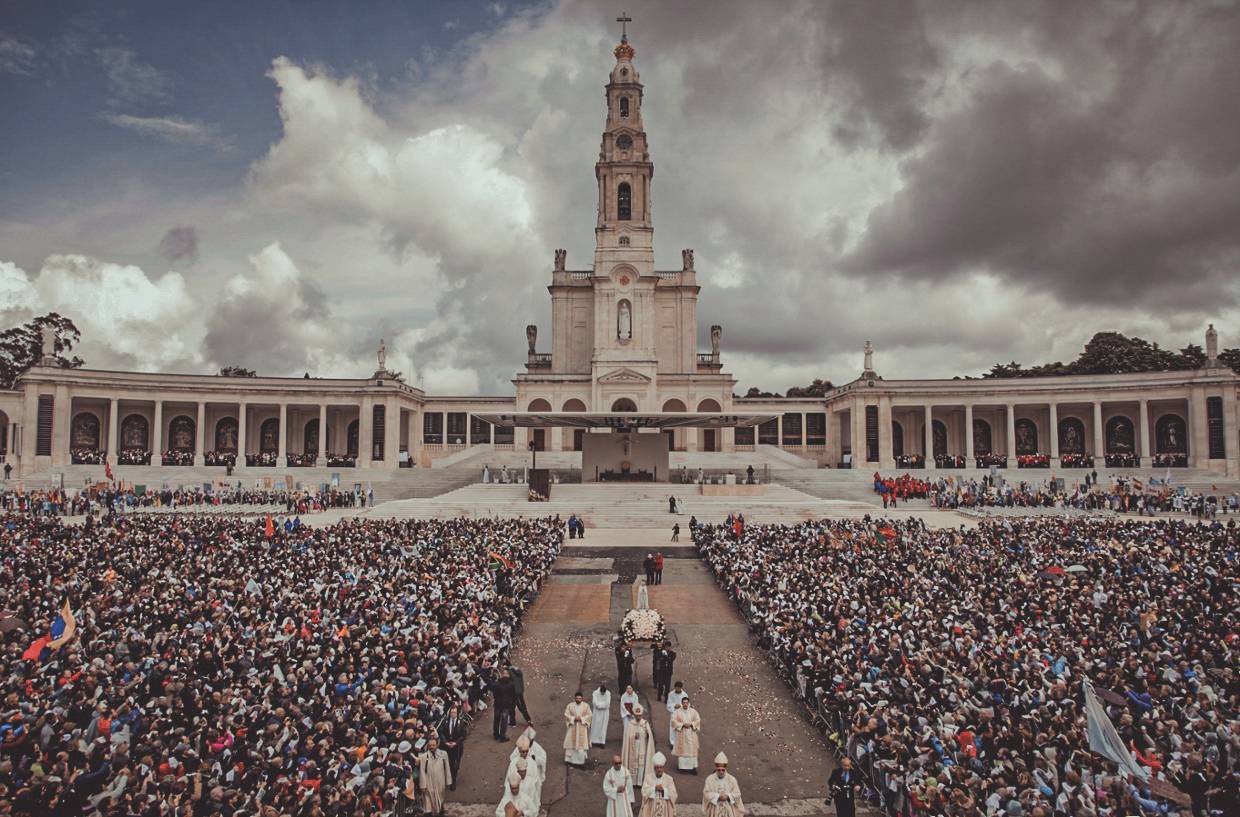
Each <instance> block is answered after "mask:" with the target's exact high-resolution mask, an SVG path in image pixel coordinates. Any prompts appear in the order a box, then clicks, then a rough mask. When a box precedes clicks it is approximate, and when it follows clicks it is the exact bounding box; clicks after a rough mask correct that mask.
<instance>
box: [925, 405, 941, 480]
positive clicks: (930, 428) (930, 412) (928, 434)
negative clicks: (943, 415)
mask: <svg viewBox="0 0 1240 817" xmlns="http://www.w3.org/2000/svg"><path fill="white" fill-rule="evenodd" d="M922 431H923V434H922V437H923V438H924V439H925V443H924V447H925V450H926V467H927V468H937V467H938V465H937V464H936V463H935V462H934V406H932V405H930V404H929V403H926V427H925V428H924V429H922Z"/></svg>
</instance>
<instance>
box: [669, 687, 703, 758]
mask: <svg viewBox="0 0 1240 817" xmlns="http://www.w3.org/2000/svg"><path fill="white" fill-rule="evenodd" d="M672 732H674V733H675V735H676V741H675V743H673V744H672V754H673V755H674V756H675V757H676V768H677V769H679V770H680V771H682V772H693V773H694V774H697V767H698V747H699V746H700V745H701V735H702V716H701V715H699V714H698V711H697V710H696V709H694V708H693V704H691V703H689V698H688V697H687V696H686V697H685V698H682V699H681V701H680V706H678V707H677V708H676V711H675V712H673V713H672Z"/></svg>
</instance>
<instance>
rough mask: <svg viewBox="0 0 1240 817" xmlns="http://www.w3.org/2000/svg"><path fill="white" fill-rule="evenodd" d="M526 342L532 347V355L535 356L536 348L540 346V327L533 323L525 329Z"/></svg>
mask: <svg viewBox="0 0 1240 817" xmlns="http://www.w3.org/2000/svg"><path fill="white" fill-rule="evenodd" d="M525 342H526V343H528V344H529V345H530V354H531V355H532V354H534V347H535V346H536V345H537V344H538V327H537V326H535V325H534V324H532V323H531V324H530V325H529V326H527V327H525Z"/></svg>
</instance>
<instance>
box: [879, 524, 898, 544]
mask: <svg viewBox="0 0 1240 817" xmlns="http://www.w3.org/2000/svg"><path fill="white" fill-rule="evenodd" d="M878 538H879V540H881V541H882V543H883V544H887V543H888V542H890V541H891V540H893V539H895V538H896V529H895V528H893V527H891V525H883V526H882V527H881V528H879V529H878Z"/></svg>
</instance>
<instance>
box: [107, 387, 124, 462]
mask: <svg viewBox="0 0 1240 817" xmlns="http://www.w3.org/2000/svg"><path fill="white" fill-rule="evenodd" d="M120 403H121V401H120V400H118V399H117V398H115V397H113V398H112V405H111V406H110V407H109V408H108V448H107V452H108V462H110V463H112V464H113V465H116V452H117V451H118V450H119V446H117V444H116V433H117V429H118V428H119V427H120V419H119V418H118V417H117V414H118V413H120V410H121V406H120Z"/></svg>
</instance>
